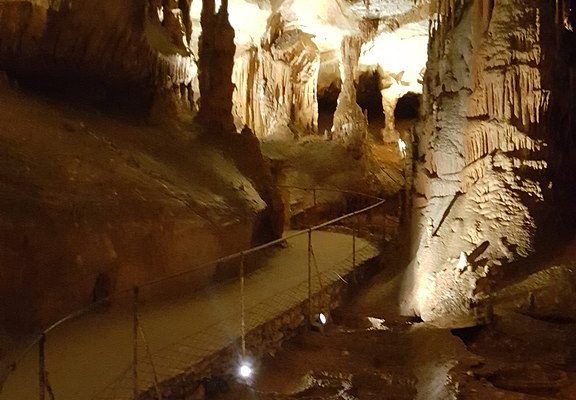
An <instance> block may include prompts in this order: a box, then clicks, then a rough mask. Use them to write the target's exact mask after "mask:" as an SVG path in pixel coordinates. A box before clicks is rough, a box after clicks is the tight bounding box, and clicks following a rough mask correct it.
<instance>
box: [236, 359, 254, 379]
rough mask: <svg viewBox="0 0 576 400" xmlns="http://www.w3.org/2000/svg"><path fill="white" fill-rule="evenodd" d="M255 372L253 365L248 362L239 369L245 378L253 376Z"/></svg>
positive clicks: (239, 372)
mask: <svg viewBox="0 0 576 400" xmlns="http://www.w3.org/2000/svg"><path fill="white" fill-rule="evenodd" d="M253 373H254V371H253V370H252V367H251V366H250V365H248V364H246V363H243V364H242V365H241V366H240V368H239V369H238V374H239V375H240V376H241V377H242V378H244V379H248V378H250V377H252V374H253Z"/></svg>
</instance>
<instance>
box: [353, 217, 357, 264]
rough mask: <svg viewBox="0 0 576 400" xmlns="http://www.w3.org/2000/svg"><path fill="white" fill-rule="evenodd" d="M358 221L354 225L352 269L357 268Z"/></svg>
mask: <svg viewBox="0 0 576 400" xmlns="http://www.w3.org/2000/svg"><path fill="white" fill-rule="evenodd" d="M357 225H358V221H356V223H355V224H354V225H353V226H352V269H355V268H356V229H357Z"/></svg>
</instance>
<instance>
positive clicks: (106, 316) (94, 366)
mask: <svg viewBox="0 0 576 400" xmlns="http://www.w3.org/2000/svg"><path fill="white" fill-rule="evenodd" d="M290 233H292V232H287V234H290ZM312 242H313V249H314V254H315V258H316V262H317V267H318V270H319V272H320V275H321V277H322V278H321V280H322V284H323V285H328V284H329V283H331V282H334V281H335V280H338V279H341V278H340V277H341V276H344V275H345V274H347V273H348V272H350V271H351V270H352V237H351V236H350V235H346V234H341V233H331V232H323V231H315V232H313V235H312ZM356 249H357V253H356V262H357V264H360V263H362V262H364V261H367V260H368V259H371V258H373V257H375V256H377V255H378V249H377V248H376V246H374V245H372V244H370V243H369V242H368V241H366V240H363V239H356ZM307 260H308V253H307V236H306V235H302V236H298V237H295V238H292V239H290V240H289V241H288V244H287V246H286V247H284V248H281V249H277V250H274V251H270V250H268V252H267V257H266V260H265V266H264V267H263V268H261V269H259V270H258V271H256V272H254V273H252V274H251V275H249V276H248V277H247V278H246V283H245V302H246V325H247V326H246V329H247V331H249V330H250V329H252V328H254V327H257V326H259V325H261V324H263V323H265V322H267V321H269V320H270V319H272V318H274V317H275V316H277V315H279V314H281V313H283V312H284V311H286V310H288V309H290V308H292V307H293V306H295V305H297V304H299V303H301V302H302V301H304V300H305V299H306V298H307V296H308V285H307V279H308V268H307ZM314 272H315V271H314ZM314 276H315V278H314V279H313V281H314V287H313V289H314V290H315V291H317V290H319V289H320V285H319V283H318V279H317V275H316V274H315V273H314ZM63 290H65V289H64V288H63ZM174 297H176V298H175V299H171V300H170V299H163V300H159V299H158V298H157V297H155V298H154V301H153V302H152V301H150V300H148V301H145V302H144V304H143V305H142V306H141V307H140V310H139V311H140V320H141V326H142V328H143V331H144V333H145V337H146V342H147V343H148V345H149V348H150V353H151V354H152V359H153V363H151V362H150V360H149V359H148V358H147V356H146V354H147V353H146V351H145V348H141V349H140V350H139V356H140V359H139V363H138V373H139V382H141V389H145V388H147V387H149V386H150V385H152V383H153V373H152V371H153V370H152V365H154V367H155V369H156V374H157V376H158V377H159V379H160V380H161V381H162V380H165V379H169V378H171V377H174V376H176V375H178V374H180V373H182V372H183V371H184V370H185V369H186V368H187V367H190V366H191V365H195V364H197V363H199V362H201V361H202V360H203V359H205V358H206V357H207V356H209V355H211V354H213V353H214V352H215V351H217V350H220V349H222V348H224V347H226V346H228V345H229V344H230V343H231V342H232V341H234V340H236V339H237V338H238V337H239V336H240V290H239V284H238V282H231V283H226V284H222V285H218V286H214V287H210V288H208V289H205V290H203V291H200V292H195V293H193V294H186V295H180V296H174ZM118 303H119V304H115V305H114V306H113V307H110V308H107V309H103V310H100V311H98V312H94V313H91V314H89V315H86V316H83V317H82V318H79V319H76V320H73V321H70V322H68V323H66V324H64V325H63V326H61V327H59V328H57V329H56V330H55V331H53V332H51V333H50V334H49V335H48V337H47V342H46V367H47V371H48V378H49V381H50V384H51V387H52V389H53V391H54V396H55V399H56V400H82V399H86V400H89V399H98V400H104V399H110V400H131V399H132V380H131V373H132V372H131V369H130V365H131V361H132V314H131V304H130V299H126V301H125V302H118ZM140 343H142V340H141V341H140ZM142 346H144V345H142ZM46 398H47V399H49V396H47V397H46ZM37 399H38V360H37V352H36V351H33V352H31V353H29V354H28V355H27V357H26V358H25V359H24V360H23V362H22V363H20V365H19V366H18V368H17V369H16V371H15V372H13V373H12V374H11V375H10V376H9V377H8V379H7V381H6V382H5V385H4V389H3V391H2V392H1V393H0V400H37Z"/></svg>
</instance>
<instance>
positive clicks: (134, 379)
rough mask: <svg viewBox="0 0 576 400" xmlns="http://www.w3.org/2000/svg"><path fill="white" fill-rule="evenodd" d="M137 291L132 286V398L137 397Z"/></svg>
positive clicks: (135, 287)
mask: <svg viewBox="0 0 576 400" xmlns="http://www.w3.org/2000/svg"><path fill="white" fill-rule="evenodd" d="M138 292H139V289H138V287H137V286H134V290H133V294H134V298H133V302H132V314H133V315H132V317H133V319H132V385H133V386H132V390H133V396H134V400H137V399H138Z"/></svg>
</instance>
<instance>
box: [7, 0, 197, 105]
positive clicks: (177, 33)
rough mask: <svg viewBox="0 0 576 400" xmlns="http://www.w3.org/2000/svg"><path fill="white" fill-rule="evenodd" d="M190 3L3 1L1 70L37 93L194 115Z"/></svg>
mask: <svg viewBox="0 0 576 400" xmlns="http://www.w3.org/2000/svg"><path fill="white" fill-rule="evenodd" d="M190 3H191V2H190V1H189V0H186V1H180V2H177V1H174V0H149V1H122V2H119V1H114V0H83V1H79V0H69V1H48V0H38V1H8V0H3V1H0V66H1V67H2V69H3V70H4V71H6V72H7V73H9V74H10V75H12V76H14V77H15V78H17V79H18V80H19V81H20V82H21V83H24V84H25V83H28V84H29V86H30V87H32V88H36V89H37V88H40V87H42V88H47V89H50V90H51V92H52V93H55V92H60V93H62V92H70V94H72V95H74V96H75V97H76V98H89V97H92V100H93V101H95V102H98V103H101V104H103V105H106V104H108V103H110V108H114V107H115V106H117V105H120V106H122V107H124V108H126V109H129V108H135V109H138V110H139V111H140V110H144V111H145V112H147V111H148V110H149V109H150V108H152V107H153V106H155V105H156V102H158V103H159V104H158V107H159V108H160V109H161V110H163V112H167V111H169V110H171V109H172V108H176V109H183V110H193V109H195V108H196V107H195V102H196V101H197V97H198V82H197V77H196V76H197V73H196V69H197V67H196V63H195V60H194V57H193V55H192V52H191V48H190V45H191V42H190V41H191V38H192V36H191V31H192V26H191V19H190V10H189V7H190ZM94 27H98V28H97V29H95V28H94Z"/></svg>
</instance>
